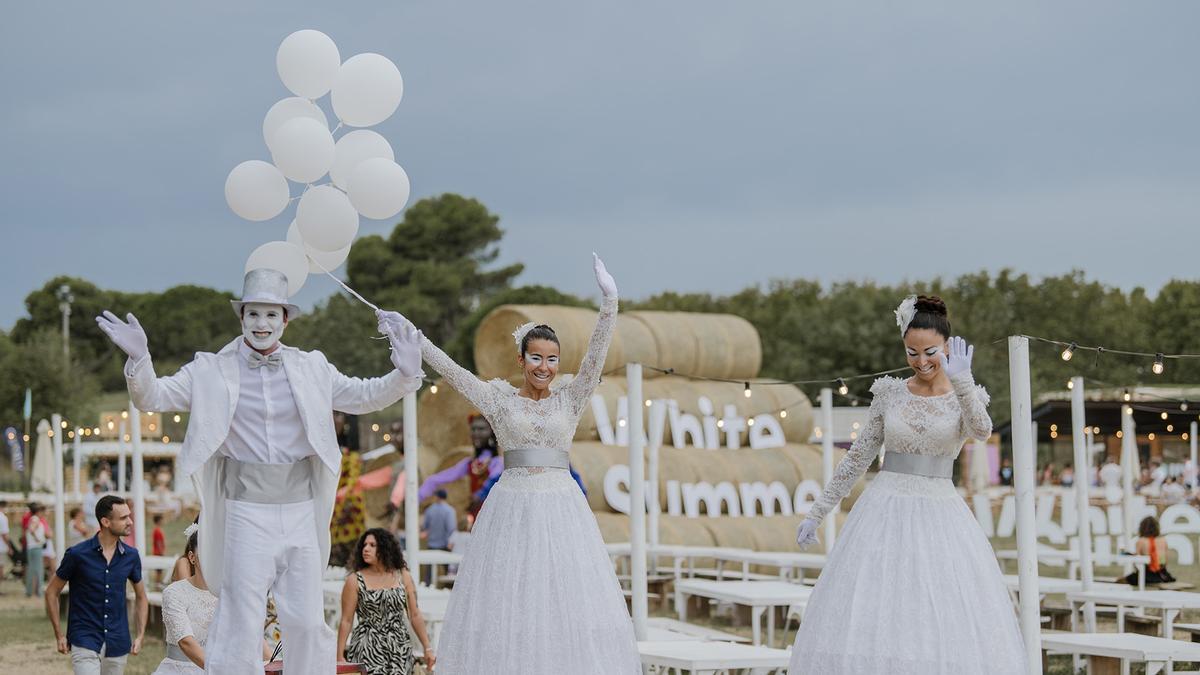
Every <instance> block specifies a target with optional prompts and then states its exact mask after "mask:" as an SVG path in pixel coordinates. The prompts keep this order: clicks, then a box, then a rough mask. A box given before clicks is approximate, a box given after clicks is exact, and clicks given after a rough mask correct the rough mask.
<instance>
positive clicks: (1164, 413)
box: [1159, 411, 1169, 420]
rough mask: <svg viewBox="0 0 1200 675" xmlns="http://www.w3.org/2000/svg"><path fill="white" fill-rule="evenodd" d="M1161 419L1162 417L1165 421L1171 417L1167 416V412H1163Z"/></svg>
mask: <svg viewBox="0 0 1200 675" xmlns="http://www.w3.org/2000/svg"><path fill="white" fill-rule="evenodd" d="M1159 417H1161V418H1163V419H1164V420H1165V419H1167V417H1169V415H1167V413H1166V411H1163V414H1161V415H1159Z"/></svg>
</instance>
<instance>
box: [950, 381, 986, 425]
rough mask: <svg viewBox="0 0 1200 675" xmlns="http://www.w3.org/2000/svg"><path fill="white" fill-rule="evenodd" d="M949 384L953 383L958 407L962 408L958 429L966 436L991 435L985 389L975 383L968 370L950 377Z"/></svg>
mask: <svg viewBox="0 0 1200 675" xmlns="http://www.w3.org/2000/svg"><path fill="white" fill-rule="evenodd" d="M950 384H953V385H954V395H955V396H956V397H957V398H958V407H959V408H961V409H962V417H961V418H960V419H959V421H958V430H959V431H960V432H961V433H962V435H963V436H965V437H967V438H974V439H978V440H985V439H987V437H988V436H991V435H992V417H991V415H989V414H988V411H987V405H988V402H989V401H990V400H991V398H990V397H989V396H988V393H987V390H986V389H984V388H983V387H982V386H981V385H977V384H975V378H973V377H972V376H971V372H970V371H967V372H965V373H959V374H958V375H956V376H955V377H953V378H951V379H950Z"/></svg>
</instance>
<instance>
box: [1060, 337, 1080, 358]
mask: <svg viewBox="0 0 1200 675" xmlns="http://www.w3.org/2000/svg"><path fill="white" fill-rule="evenodd" d="M1078 348H1079V343H1077V342H1072V343H1071V344H1069V345H1067V348H1066V349H1064V350H1063V351H1062V360H1063V361H1070V360H1071V357H1072V356H1075V350H1076V349H1078Z"/></svg>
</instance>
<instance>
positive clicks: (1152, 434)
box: [1146, 431, 1154, 440]
mask: <svg viewBox="0 0 1200 675" xmlns="http://www.w3.org/2000/svg"><path fill="white" fill-rule="evenodd" d="M1146 438H1148V439H1150V440H1154V432H1153V431H1151V432H1150V433H1148V434H1146Z"/></svg>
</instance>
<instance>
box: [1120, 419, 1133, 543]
mask: <svg viewBox="0 0 1200 675" xmlns="http://www.w3.org/2000/svg"><path fill="white" fill-rule="evenodd" d="M1136 452H1137V426H1136V425H1135V424H1134V422H1133V406H1128V405H1127V406H1124V407H1123V408H1122V409H1121V487H1122V489H1123V492H1124V494H1123V496H1122V499H1121V502H1122V503H1121V513H1122V514H1123V515H1124V516H1125V518H1124V520H1125V523H1124V525H1125V528H1124V533H1125V534H1124V536H1125V544H1124V546H1125V548H1127V549H1129V550H1130V551H1132V550H1133V532H1134V523H1133V483H1134V481H1135V480H1136V479H1137V478H1136V477H1135V476H1134V475H1133V464H1134V458H1133V457H1134V453H1136Z"/></svg>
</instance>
